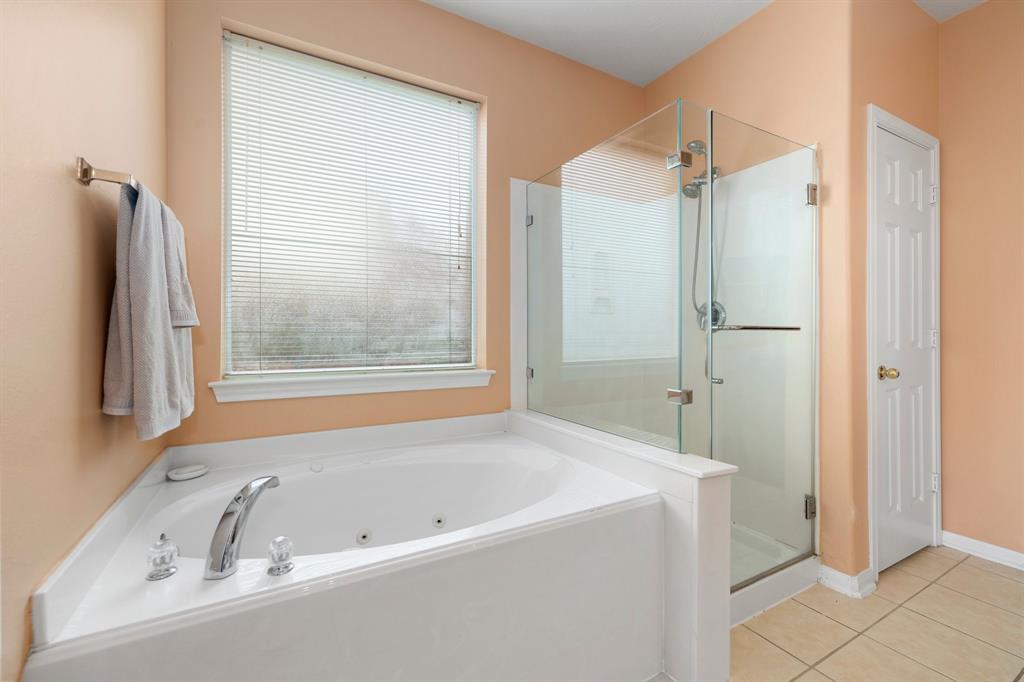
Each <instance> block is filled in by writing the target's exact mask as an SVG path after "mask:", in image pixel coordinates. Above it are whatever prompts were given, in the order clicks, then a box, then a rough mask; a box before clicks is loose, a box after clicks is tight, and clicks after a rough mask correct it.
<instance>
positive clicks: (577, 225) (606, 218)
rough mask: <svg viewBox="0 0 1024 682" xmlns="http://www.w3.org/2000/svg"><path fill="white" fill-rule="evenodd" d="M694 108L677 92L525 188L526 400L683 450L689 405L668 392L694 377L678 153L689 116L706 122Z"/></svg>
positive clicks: (537, 406)
mask: <svg viewBox="0 0 1024 682" xmlns="http://www.w3.org/2000/svg"><path fill="white" fill-rule="evenodd" d="M689 111H690V110H689V109H688V108H687V105H684V104H683V103H682V102H678V101H677V102H675V103H673V104H671V105H670V106H668V107H666V108H664V109H662V110H660V111H658V112H656V113H654V114H652V115H651V116H649V117H647V118H646V119H644V120H643V121H641V122H640V123H638V124H636V125H635V126H633V127H631V128H629V129H627V130H625V131H623V132H622V133H620V134H619V135H617V136H615V137H614V138H612V139H610V140H608V141H606V142H604V143H602V144H600V145H598V146H596V147H593V148H591V149H589V150H587V151H586V152H584V153H583V154H581V155H579V156H577V157H576V158H574V159H572V160H570V161H568V162H567V163H565V164H563V165H562V166H560V167H559V168H557V169H555V170H554V171H552V172H551V173H548V174H547V175H545V176H543V177H541V178H539V179H538V180H536V181H535V182H533V183H531V184H530V185H529V186H528V188H527V206H528V208H527V214H528V215H529V216H530V217H529V218H528V223H529V227H528V228H527V244H528V272H527V287H528V291H527V298H528V327H529V332H528V365H529V369H528V370H527V371H528V375H529V377H530V378H529V380H528V389H527V390H528V404H529V408H530V409H531V410H535V411H538V412H543V413H546V414H550V415H553V416H556V417H560V418H562V419H567V420H570V421H573V422H577V423H579V424H583V425H586V426H590V427H593V428H597V429H601V430H604V431H608V432H611V433H615V434H618V435H622V436H626V437H628V438H632V439H634V440H639V441H643V442H646V443H650V444H653V445H657V446H660V447H663V448H668V449H671V450H674V451H678V450H679V448H680V446H681V442H682V439H681V420H680V410H681V409H687V408H685V407H684V408H681V407H680V405H679V404H678V403H677V402H673V401H671V400H670V399H669V396H668V390H669V389H679V388H683V387H685V386H686V385H685V383H684V382H683V377H682V374H681V373H682V368H683V363H684V353H683V344H682V340H681V334H680V324H681V317H680V298H681V297H680V280H681V267H680V265H681V264H680V260H681V259H680V248H681V242H680V236H681V232H682V219H683V218H682V208H683V207H682V202H681V194H680V187H681V183H682V181H683V175H682V171H683V170H684V168H683V166H681V165H678V164H677V163H675V160H674V158H673V155H676V154H677V153H678V152H679V150H680V149H681V146H680V145H681V142H682V127H683V122H684V120H691V119H692V120H694V121H700V125H701V126H703V125H706V123H705V121H706V112H704V111H703V110H701V111H700V112H694V113H692V114H691V113H689ZM698 114H699V115H698ZM694 163H695V164H696V163H701V164H703V163H704V159H703V158H697V159H696V161H695V162H694ZM700 350H701V352H703V351H702V349H700Z"/></svg>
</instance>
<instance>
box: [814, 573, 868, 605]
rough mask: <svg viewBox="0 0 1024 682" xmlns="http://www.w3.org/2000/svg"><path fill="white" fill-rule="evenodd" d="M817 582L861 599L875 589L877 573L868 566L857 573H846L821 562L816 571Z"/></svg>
mask: <svg viewBox="0 0 1024 682" xmlns="http://www.w3.org/2000/svg"><path fill="white" fill-rule="evenodd" d="M818 582H819V583H821V584H822V585H824V586H825V587H827V588H829V589H831V590H835V591H836V592H839V593H840V594H845V595H846V596H847V597H855V598H857V599H863V598H864V597H866V596H868V595H869V594H871V593H872V592H874V591H875V587H877V583H878V574H877V573H876V572H875V571H873V570H871V569H870V568H866V569H864V570H863V571H861V572H860V573H858V574H857V575H846V574H845V573H840V572H839V571H837V570H836V569H834V568H829V567H828V566H825V565H824V564H822V566H821V569H820V570H819V571H818Z"/></svg>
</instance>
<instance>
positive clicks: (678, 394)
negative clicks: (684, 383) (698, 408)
mask: <svg viewBox="0 0 1024 682" xmlns="http://www.w3.org/2000/svg"><path fill="white" fill-rule="evenodd" d="M668 401H669V402H670V403H675V404H676V405H692V404H693V390H692V389H689V388H670V389H668Z"/></svg>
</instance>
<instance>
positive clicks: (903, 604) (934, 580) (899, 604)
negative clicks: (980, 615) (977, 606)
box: [780, 555, 1024, 682]
mask: <svg viewBox="0 0 1024 682" xmlns="http://www.w3.org/2000/svg"><path fill="white" fill-rule="evenodd" d="M936 556H938V555H936ZM967 556H970V555H967ZM967 556H965V557H963V558H961V559H959V560H958V561H957V562H956V563H955V564H953V565H952V566H950V567H949V569H948V570H946V571H944V572H943V573H940V574H939V575H937V576H936V577H934V578H932V579H930V580H929V579H928V578H925V577H923V576H919V575H915V574H913V573H910V572H909V571H907V574H908V575H912V576H914V577H916V578H920V579H921V580H925V581H927V582H928V584H927V585H925V586H924V587H922V588H921V589H920V590H918V591H917V592H915V593H914V594H912V595H911V596H909V597H907V598H906V599H905V600H903V602H894V601H892V600H891V599H886V598H885V597H883V596H882V595H875V596H877V597H878V598H879V599H881V600H882V601H885V602H888V603H890V604H893V605H894V606H895V607H896V608H894V609H892V610H890V611H888V612H887V613H885V615H883V616H882V617H881V618H879V619H878V620H876V621H874V622H872V623H871V624H870V625H868V626H867V627H865V628H864V629H863V630H854V628H850V629H851V630H853V631H854V632H856V633H857V634H855V635H854V636H853V637H852V638H851V639H850V640H849V641H847V642H844V643H843V644H841V645H840V646H838V647H836V648H835V649H834V650H833V651H831V652H829V653H828V654H827V655H826V656H825V657H824V658H822V659H821V660H819V661H816V662H815V663H814V665H812V666H811V669H813V670H815V671H816V672H819V673H821V674H822V675H825V673H823V672H821V671H820V670H818V666H819V665H821V664H822V663H824V662H825V661H827V660H828V659H829V658H831V657H832V656H834V655H836V654H837V653H839V652H840V651H842V650H843V649H845V648H846V647H848V646H849V645H850V644H852V643H853V642H855V641H857V639H859V638H860V637H866V638H867V639H869V640H871V641H872V642H874V643H875V644H878V645H879V646H881V647H884V648H886V649H888V650H889V651H892V652H893V653H894V654H896V655H898V656H902V657H903V658H906V659H907V660H910V661H914V662H915V663H917V664H918V665H920V666H922V667H924V668H927V669H928V670H931V671H932V672H934V673H935V674H937V675H940V676H941V677H945V678H946V679H948V680H954V678H952V677H949V676H948V675H946V674H945V673H943V672H941V671H939V670H936V669H935V668H933V667H931V666H930V665H928V664H926V663H924V662H923V661H919V660H917V659H916V658H913V657H912V656H909V655H907V654H905V653H903V652H902V651H898V650H896V649H893V648H892V647H891V646H888V645H887V644H885V643H884V642H879V641H878V640H877V639H875V638H874V637H868V635H867V631H868V630H870V629H871V628H873V627H874V626H875V625H877V624H878V623H880V622H882V621H883V620H885V619H886V618H888V617H889V616H891V615H892V614H894V613H896V612H897V611H899V610H900V609H906V610H907V611H910V612H912V613H917V611H914V610H913V609H910V608H908V607H907V606H906V604H907V602H909V601H910V600H911V599H913V598H914V597H916V596H917V595H919V594H921V593H922V592H924V591H925V590H927V589H928V588H929V587H931V586H932V585H935V584H937V581H938V579H939V578H941V577H942V576H944V575H946V573H949V571H952V570H953V569H954V568H956V567H957V566H959V565H960V564H961V563H963V562H964V561H966V560H967ZM900 570H905V569H900ZM941 587H945V585H942V586H941ZM869 596H870V595H869ZM964 596H966V597H968V598H971V599H974V597H971V596H970V595H964ZM795 597H796V595H794V596H793V597H790V598H791V599H793V600H794V601H797V600H796V599H795ZM976 601H979V602H980V601H981V600H980V599H977V600H976ZM797 603H798V604H801V605H803V606H807V608H809V609H811V610H812V611H814V612H815V613H820V614H821V615H823V616H825V617H826V618H828V619H830V620H832V621H834V622H836V623H839V624H840V625H843V626H844V627H847V628H849V627H850V626H848V625H846V624H845V623H840V622H839V621H837V620H836V619H835V618H832V617H831V616H829V615H828V614H826V613H821V611H818V610H817V609H815V608H813V607H811V606H808V605H807V604H804V603H803V602H800V601H797ZM919 615H921V616H922V617H924V618H927V616H925V615H924V614H919ZM929 620H934V619H929ZM935 622H936V623H938V621H935ZM940 625H945V623H940ZM946 627H949V626H948V625H947V626H946ZM951 629H953V630H956V629H955V628H951ZM956 631H957V632H959V630H956ZM961 634H963V635H966V636H967V637H971V635H968V634H967V633H966V632H964V633H961ZM973 639H977V638H976V637H973ZM978 641H982V640H978ZM985 644H988V642H985ZM989 646H994V645H991V644H990V645H989ZM780 648H781V647H780ZM996 648H997V649H998V648H999V647H996ZM1000 651H1002V649H1000ZM787 653H788V652H787ZM1007 653H1009V652H1007ZM804 672H806V671H804ZM800 674H801V675H803V674H804V673H800ZM825 676H826V677H828V676H827V675H825ZM1021 676H1024V670H1022V671H1021V675H1018V678H1017V679H1016V680H1014V682H1021V680H1020V678H1021ZM829 679H831V678H829ZM954 682H955V681H954Z"/></svg>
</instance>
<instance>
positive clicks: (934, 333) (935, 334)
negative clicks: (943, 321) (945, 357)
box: [931, 329, 939, 348]
mask: <svg viewBox="0 0 1024 682" xmlns="http://www.w3.org/2000/svg"><path fill="white" fill-rule="evenodd" d="M931 346H932V348H938V347H939V330H938V329H932V330H931Z"/></svg>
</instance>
